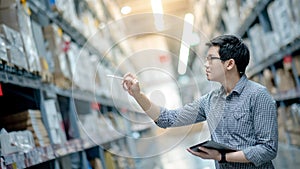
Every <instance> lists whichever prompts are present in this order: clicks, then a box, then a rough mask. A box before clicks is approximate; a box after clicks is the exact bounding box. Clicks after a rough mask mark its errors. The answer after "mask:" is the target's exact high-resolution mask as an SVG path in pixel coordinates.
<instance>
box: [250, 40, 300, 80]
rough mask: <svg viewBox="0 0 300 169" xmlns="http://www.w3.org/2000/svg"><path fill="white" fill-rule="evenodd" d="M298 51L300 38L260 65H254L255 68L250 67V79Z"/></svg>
mask: <svg viewBox="0 0 300 169" xmlns="http://www.w3.org/2000/svg"><path fill="white" fill-rule="evenodd" d="M298 49H300V37H298V38H296V39H295V40H294V41H293V42H291V43H290V44H289V45H285V46H283V47H281V48H280V51H279V52H277V53H275V54H273V55H271V56H269V57H267V59H265V60H262V61H261V62H260V63H257V64H255V65H253V67H250V68H249V69H248V71H247V75H248V76H249V77H252V76H254V75H256V74H257V73H259V72H261V71H262V70H264V69H265V68H267V67H269V66H271V65H273V64H274V63H276V62H278V61H280V60H281V59H283V57H284V56H286V55H289V54H291V53H292V52H294V51H296V50H298Z"/></svg>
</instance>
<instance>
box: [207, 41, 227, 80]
mask: <svg viewBox="0 0 300 169" xmlns="http://www.w3.org/2000/svg"><path fill="white" fill-rule="evenodd" d="M223 64H224V63H223V62H222V60H220V55H219V47H218V46H211V47H210V48H209V49H208V52H207V56H206V62H205V72H206V77H207V80H210V81H216V82H220V83H221V82H223V81H224V79H225V69H224V65H223Z"/></svg>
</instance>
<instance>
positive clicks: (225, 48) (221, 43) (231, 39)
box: [206, 35, 250, 76]
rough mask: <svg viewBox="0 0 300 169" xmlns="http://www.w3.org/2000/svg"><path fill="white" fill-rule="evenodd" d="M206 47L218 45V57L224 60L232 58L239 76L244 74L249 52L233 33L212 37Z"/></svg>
mask: <svg viewBox="0 0 300 169" xmlns="http://www.w3.org/2000/svg"><path fill="white" fill-rule="evenodd" d="M206 45H207V46H208V47H211V46H218V47H220V49H219V55H220V59H221V60H222V61H226V60H229V59H234V61H235V63H236V66H237V69H238V72H239V74H240V76H242V75H243V74H245V70H246V67H247V66H248V64H249V60H250V52H249V49H248V47H247V46H246V45H245V44H244V42H243V41H242V40H241V39H240V38H238V37H236V36H234V35H221V36H218V37H215V38H213V39H212V40H211V41H210V42H209V43H206Z"/></svg>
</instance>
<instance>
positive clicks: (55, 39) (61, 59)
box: [44, 24, 72, 89]
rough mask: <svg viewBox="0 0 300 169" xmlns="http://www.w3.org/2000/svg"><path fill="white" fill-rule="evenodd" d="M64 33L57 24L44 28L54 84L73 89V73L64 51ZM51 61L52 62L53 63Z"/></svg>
mask: <svg viewBox="0 0 300 169" xmlns="http://www.w3.org/2000/svg"><path fill="white" fill-rule="evenodd" d="M62 36H63V32H62V30H61V29H60V28H59V27H58V26H57V25H55V24H52V25H49V26H46V27H44V37H45V40H46V44H48V45H47V46H46V48H47V51H48V52H49V53H50V54H51V55H52V58H53V60H52V61H53V63H54V64H53V65H54V72H51V73H53V79H54V84H55V85H56V86H59V87H61V88H64V89H69V88H70V87H71V79H72V77H71V72H70V67H69V62H68V59H67V56H66V55H65V53H64V51H63V44H64V41H63V38H62ZM52 61H50V62H52Z"/></svg>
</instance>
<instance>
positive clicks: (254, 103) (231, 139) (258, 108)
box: [156, 75, 278, 169]
mask: <svg viewBox="0 0 300 169" xmlns="http://www.w3.org/2000/svg"><path fill="white" fill-rule="evenodd" d="M205 120H206V121H207V123H208V126H209V130H210V133H211V139H212V140H214V141H216V142H219V143H223V144H225V145H228V146H229V147H232V148H235V149H238V150H241V151H243V153H244V154H245V157H246V158H247V159H248V160H249V161H250V162H251V163H232V162H228V163H218V162H216V168H238V169H254V168H255V169H258V168H259V169H271V168H274V167H273V164H272V161H271V160H273V159H274V158H275V157H276V154H277V148H278V124H277V110H276V102H275V101H274V99H273V98H272V96H271V95H270V94H269V92H268V91H267V89H266V88H265V87H263V86H261V85H260V84H258V83H255V82H253V81H250V80H248V79H247V77H246V76H245V75H244V76H242V77H241V79H240V80H239V82H238V83H237V85H236V86H235V88H234V89H233V91H232V92H231V93H230V94H229V95H228V96H226V92H225V90H224V88H223V87H220V88H219V89H217V90H214V91H212V92H210V93H208V94H206V95H204V96H202V97H200V98H199V99H196V100H194V101H193V102H192V103H189V104H187V105H185V106H183V107H181V108H178V109H175V110H168V109H166V108H161V113H160V116H159V118H158V119H157V121H156V124H157V125H158V126H160V127H162V128H167V127H177V126H184V125H189V124H194V123H197V122H202V121H205Z"/></svg>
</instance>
